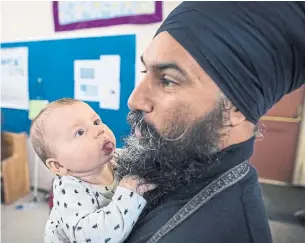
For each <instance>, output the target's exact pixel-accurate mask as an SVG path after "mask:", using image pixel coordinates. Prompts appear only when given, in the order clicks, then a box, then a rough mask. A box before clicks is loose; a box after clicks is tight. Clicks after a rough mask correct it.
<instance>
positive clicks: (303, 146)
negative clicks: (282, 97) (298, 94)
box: [292, 95, 305, 187]
mask: <svg viewBox="0 0 305 243" xmlns="http://www.w3.org/2000/svg"><path fill="white" fill-rule="evenodd" d="M302 114H303V116H302V117H303V119H302V122H301V126H300V133H299V142H298V148H297V153H296V160H295V166H294V172H293V178H292V184H293V185H297V186H304V187H305V95H304V102H303V108H302Z"/></svg>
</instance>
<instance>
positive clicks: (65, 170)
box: [30, 99, 153, 243]
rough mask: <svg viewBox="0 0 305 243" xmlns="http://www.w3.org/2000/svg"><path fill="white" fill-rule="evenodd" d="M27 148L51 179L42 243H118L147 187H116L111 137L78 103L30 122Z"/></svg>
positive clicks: (64, 103) (55, 107) (129, 181)
mask: <svg viewBox="0 0 305 243" xmlns="http://www.w3.org/2000/svg"><path fill="white" fill-rule="evenodd" d="M30 136H31V141H32V144H33V147H34V149H35V151H36V153H37V155H38V156H39V157H40V159H41V160H42V161H43V162H44V163H45V165H46V166H47V167H48V168H49V169H50V171H51V172H53V173H55V174H56V175H57V177H56V178H55V180H54V183H53V194H54V206H53V208H52V211H51V213H50V217H49V220H48V221H47V224H46V229H45V242H46V243H47V242H50V243H51V242H53V243H56V242H71V243H72V242H73V243H74V242H81V243H83V242H84V243H86V242H90V243H94V242H98V243H116V242H123V241H124V240H125V239H126V238H127V236H128V235H129V233H130V231H131V229H132V227H133V225H134V224H135V222H136V221H137V220H138V217H139V215H140V214H141V212H142V210H143V208H144V206H145V205H146V201H145V199H144V198H143V197H142V195H143V193H144V192H145V191H148V190H152V189H153V187H152V186H151V185H145V184H144V185H139V184H140V182H139V181H138V180H136V179H134V178H123V180H122V181H121V182H118V181H117V180H116V178H115V176H114V169H115V166H114V164H113V162H112V158H113V155H114V150H115V146H116V144H115V137H114V135H113V133H112V131H111V130H110V129H109V128H108V127H107V126H106V125H105V124H104V123H103V122H102V121H101V119H100V117H99V116H98V115H97V114H96V112H94V110H93V109H92V108H91V107H90V106H89V105H87V104H86V103H84V102H82V101H77V100H73V99H61V100H57V101H54V102H52V103H50V104H49V105H48V106H47V107H46V108H45V109H43V110H42V111H41V112H40V114H39V115H38V116H37V117H36V118H35V120H34V121H33V124H32V127H31V131H30Z"/></svg>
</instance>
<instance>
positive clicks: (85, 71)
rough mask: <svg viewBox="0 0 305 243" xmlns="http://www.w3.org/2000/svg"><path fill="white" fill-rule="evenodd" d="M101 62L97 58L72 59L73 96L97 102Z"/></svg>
mask: <svg viewBox="0 0 305 243" xmlns="http://www.w3.org/2000/svg"><path fill="white" fill-rule="evenodd" d="M100 70H101V62H100V60H99V59H97V60H75V61H74V98H75V99H77V100H84V101H93V102H99V99H100V94H99V82H100V80H101V75H100Z"/></svg>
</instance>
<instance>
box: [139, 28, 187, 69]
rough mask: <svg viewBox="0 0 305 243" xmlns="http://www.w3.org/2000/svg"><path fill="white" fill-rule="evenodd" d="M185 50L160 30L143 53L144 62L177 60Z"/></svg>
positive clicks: (185, 53) (184, 53)
mask: <svg viewBox="0 0 305 243" xmlns="http://www.w3.org/2000/svg"><path fill="white" fill-rule="evenodd" d="M187 54H188V53H187V51H186V50H185V49H184V48H183V47H182V46H181V45H180V44H179V43H178V42H177V41H176V40H175V39H174V38H173V37H172V36H171V35H170V34H169V33H168V32H166V31H165V32H161V33H160V34H158V35H157V36H156V37H155V38H154V39H153V40H152V41H151V43H150V44H149V46H148V48H147V49H146V50H145V52H144V53H143V60H144V62H145V64H147V65H149V64H155V63H159V62H173V61H175V62H179V60H180V59H181V57H182V56H183V55H187Z"/></svg>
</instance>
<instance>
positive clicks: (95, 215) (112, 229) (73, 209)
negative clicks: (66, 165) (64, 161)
mask: <svg viewBox="0 0 305 243" xmlns="http://www.w3.org/2000/svg"><path fill="white" fill-rule="evenodd" d="M60 184H61V185H60V186H58V187H57V189H56V195H55V193H54V198H55V201H54V204H55V206H56V210H57V213H58V214H59V216H60V220H61V223H62V228H63V229H64V230H65V232H66V234H67V236H68V237H69V238H70V241H71V242H72V243H74V242H85V243H87V242H90V243H95V242H96V243H97V242H99V243H100V242H103V243H104V242H105V243H108V242H109V243H119V242H123V241H124V240H125V239H126V238H127V236H128V235H129V233H130V231H131V229H132V227H133V225H134V224H135V222H136V221H137V220H138V217H139V215H140V214H141V212H142V210H143V208H144V206H145V205H146V201H145V199H144V198H143V197H141V196H140V195H138V194H136V193H134V192H132V191H130V190H129V189H126V188H123V187H117V190H116V192H115V194H114V196H113V199H112V201H111V202H110V203H109V204H108V205H107V206H105V207H102V208H98V205H97V203H98V202H97V198H96V196H97V195H94V193H93V192H92V191H90V190H89V188H86V185H84V184H82V183H80V182H79V181H77V180H69V181H63V182H62V183H60ZM98 197H102V195H101V194H99V195H98ZM105 200H106V199H105ZM97 208H98V209H97Z"/></svg>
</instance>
